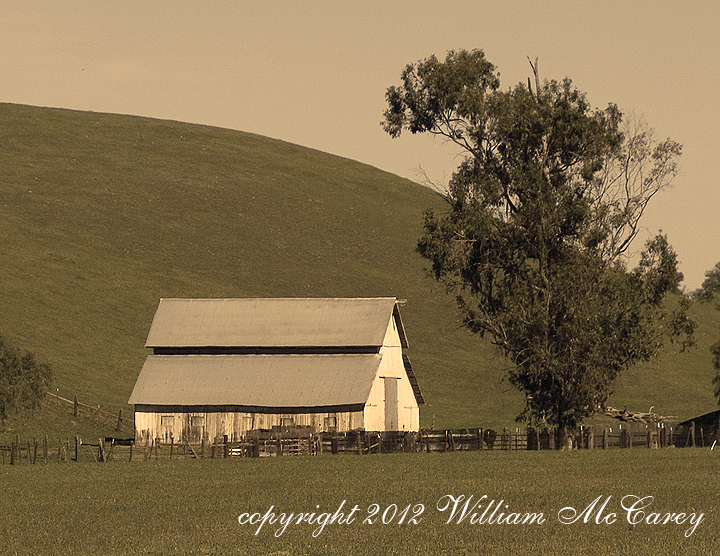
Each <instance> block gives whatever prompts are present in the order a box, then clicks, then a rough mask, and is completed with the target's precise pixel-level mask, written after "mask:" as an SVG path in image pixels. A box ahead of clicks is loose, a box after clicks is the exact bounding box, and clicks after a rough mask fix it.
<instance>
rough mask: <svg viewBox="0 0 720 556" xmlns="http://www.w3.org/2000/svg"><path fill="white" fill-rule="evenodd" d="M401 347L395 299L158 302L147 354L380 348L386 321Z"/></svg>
mask: <svg viewBox="0 0 720 556" xmlns="http://www.w3.org/2000/svg"><path fill="white" fill-rule="evenodd" d="M391 317H392V318H393V319H394V320H395V323H396V326H397V328H398V333H399V335H400V339H401V342H402V345H403V347H407V339H406V335H405V330H404V329H403V326H402V321H401V319H400V312H399V310H398V308H397V306H396V299H395V298H394V297H380V298H236V299H178V298H164V299H161V300H160V304H159V305H158V309H157V311H156V313H155V317H154V318H153V322H152V325H151V326H150V331H149V333H148V337H147V341H146V346H147V347H149V348H208V347H236V348H243V347H245V348H256V347H266V348H287V347H296V348H328V347H368V346H380V345H382V342H383V339H384V337H385V332H386V330H387V325H388V321H389V319H390V318H391Z"/></svg>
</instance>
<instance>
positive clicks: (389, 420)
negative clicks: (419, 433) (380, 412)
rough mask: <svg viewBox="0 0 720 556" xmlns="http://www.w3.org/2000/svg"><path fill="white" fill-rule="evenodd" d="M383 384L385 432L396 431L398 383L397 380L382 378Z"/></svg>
mask: <svg viewBox="0 0 720 556" xmlns="http://www.w3.org/2000/svg"><path fill="white" fill-rule="evenodd" d="M383 381H384V382H385V430H386V431H396V430H398V382H399V381H400V379H399V378H394V377H391V376H386V377H383Z"/></svg>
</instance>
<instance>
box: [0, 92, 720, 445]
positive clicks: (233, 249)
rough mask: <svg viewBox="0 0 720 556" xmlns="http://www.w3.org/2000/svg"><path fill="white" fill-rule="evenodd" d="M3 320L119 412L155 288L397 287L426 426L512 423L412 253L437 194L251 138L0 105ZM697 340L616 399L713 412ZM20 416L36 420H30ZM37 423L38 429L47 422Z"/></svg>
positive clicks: (706, 332) (707, 369)
mask: <svg viewBox="0 0 720 556" xmlns="http://www.w3.org/2000/svg"><path fill="white" fill-rule="evenodd" d="M0 145H1V147H0V168H2V172H0V210H1V211H2V218H1V219H0V257H1V260H2V265H3V266H2V268H3V272H2V274H0V292H1V293H2V295H0V330H2V331H3V333H4V334H5V335H6V336H7V337H8V338H9V339H11V340H12V341H13V342H14V343H15V344H16V345H18V346H19V347H22V348H24V349H29V350H31V351H33V352H35V353H36V355H37V356H38V357H39V358H40V359H42V360H45V361H47V362H49V363H51V364H52V366H53V367H54V369H55V373H56V384H55V387H56V388H58V389H59V392H60V395H61V396H65V397H67V398H71V399H72V397H73V396H74V395H77V396H78V398H79V399H80V400H81V401H83V402H85V403H88V404H91V405H97V404H99V405H101V406H102V407H103V409H107V410H108V411H110V412H117V411H118V409H123V410H124V411H125V410H129V409H130V408H129V407H128V406H127V405H126V401H127V399H128V397H129V395H130V392H131V390H132V387H133V384H134V382H135V379H136V377H137V374H138V372H139V370H140V368H141V366H142V363H143V361H144V358H145V356H146V355H147V353H148V351H147V350H146V349H145V348H144V341H145V336H146V334H147V330H148V327H149V325H150V321H151V318H152V315H153V313H154V311H155V308H156V306H157V302H158V300H159V298H160V297H174V296H177V297H241V296H273V297H284V296H308V297H317V296H353V297H355V296H386V295H394V296H397V297H399V298H402V299H406V300H407V304H406V305H405V306H404V307H403V308H402V314H403V319H404V321H405V325H406V328H407V333H408V337H409V341H410V351H409V355H410V358H411V360H412V361H413V364H414V366H415V368H416V372H417V376H418V381H419V383H420V386H421V388H422V390H423V393H424V395H425V399H426V402H427V404H428V405H427V406H425V407H424V408H423V409H422V410H421V421H422V425H423V426H432V425H434V426H435V427H437V428H441V427H442V428H444V427H465V426H493V427H502V426H503V425H508V426H509V425H512V423H513V421H512V420H513V418H514V416H515V415H516V414H517V413H518V412H519V411H520V410H521V409H522V406H521V404H522V401H521V397H520V396H519V394H518V393H516V392H514V391H512V390H511V389H510V388H509V386H508V385H507V384H505V383H503V382H502V381H501V378H502V374H503V366H504V361H503V360H502V359H501V358H500V357H498V355H497V353H496V352H495V351H494V350H493V349H492V348H491V347H490V346H489V345H487V344H486V343H484V342H481V341H479V339H478V338H475V337H472V336H470V335H469V334H468V333H467V332H466V331H464V330H462V329H460V328H459V327H458V318H457V314H456V311H455V307H454V305H453V301H452V299H451V298H450V297H449V296H447V295H446V294H445V293H444V291H443V289H442V287H440V286H439V285H437V284H435V283H434V282H433V281H432V280H430V279H429V278H427V277H426V275H425V272H424V270H423V268H424V263H423V261H422V260H421V259H420V258H419V257H418V255H417V254H416V253H415V252H414V246H415V243H416V239H417V237H418V235H419V234H420V232H421V227H422V212H423V210H425V209H426V208H428V207H441V206H442V200H441V199H440V198H439V197H438V196H437V195H436V194H434V193H433V192H431V191H429V190H428V189H426V188H423V187H421V186H419V185H417V184H415V183H412V182H410V181H408V180H405V179H402V178H399V177H397V176H394V175H391V174H388V173H385V172H382V171H380V170H377V169H375V168H372V167H369V166H367V165H363V164H359V163H357V162H353V161H350V160H346V159H342V158H339V157H335V156H331V155H328V154H325V153H321V152H317V151H314V150H311V149H307V148H303V147H299V146H296V145H292V144H288V143H285V142H282V141H277V140H271V139H267V138H264V137H260V136H256V135H251V134H247V133H242V132H237V131H229V130H224V129H218V128H211V127H205V126H199V125H190V124H184V123H177V122H170V121H159V120H152V119H147V118H138V117H131V116H118V115H108V114H96V113H88V112H75V111H69V110H56V109H45V108H35V107H28V106H19V105H9V104H0ZM697 313H698V318H699V319H700V320H701V322H702V327H701V330H700V332H701V338H704V339H703V340H702V341H703V342H704V344H703V345H701V346H700V347H699V348H698V349H697V350H694V351H693V352H691V353H690V354H683V355H680V356H670V357H668V358H665V359H663V361H662V362H660V363H654V364H652V365H648V366H643V367H641V368H639V369H637V370H634V371H633V373H632V374H628V375H625V377H624V378H622V379H621V381H620V382H619V383H618V388H617V394H616V395H615V396H614V397H613V400H612V403H613V404H615V405H618V406H622V405H627V406H628V408H629V409H630V408H632V409H642V410H646V409H647V406H649V405H655V407H656V411H659V412H664V413H665V414H675V415H678V416H681V417H691V416H693V415H696V414H698V413H704V412H706V411H709V410H711V409H712V408H713V406H714V402H713V399H712V396H711V387H710V377H711V376H712V374H713V370H712V366H711V364H710V356H709V353H708V351H707V345H709V344H710V343H712V341H716V339H717V338H720V312H718V311H714V310H713V309H712V307H708V306H705V307H700V308H699V309H698V310H697ZM25 426H30V427H32V426H33V425H32V424H26V425H25ZM41 432H42V431H41Z"/></svg>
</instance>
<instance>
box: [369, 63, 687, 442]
mask: <svg viewBox="0 0 720 556" xmlns="http://www.w3.org/2000/svg"><path fill="white" fill-rule="evenodd" d="M531 65H532V69H533V75H534V83H531V81H530V80H528V83H527V85H525V84H520V85H518V86H516V87H514V88H512V89H509V90H501V89H500V82H499V76H498V73H497V71H496V68H495V67H494V66H493V65H492V64H491V63H490V62H489V61H487V60H486V58H485V56H484V54H483V52H482V51H480V50H474V51H471V52H468V51H459V52H450V53H449V54H448V55H447V57H446V59H445V60H444V61H440V60H438V59H437V58H436V57H434V56H432V57H430V58H427V59H425V60H422V61H420V62H417V63H416V64H410V65H408V66H407V67H406V68H405V70H404V71H403V72H402V76H401V78H402V83H401V84H400V85H399V86H393V87H390V88H389V89H388V90H387V95H386V98H387V102H388V109H387V110H386V111H385V113H384V121H383V126H384V129H385V130H386V131H387V132H388V133H389V134H390V135H391V136H392V137H397V136H399V135H400V134H401V132H402V131H406V130H407V131H410V132H411V133H430V134H434V135H439V136H442V137H443V138H445V139H446V140H449V141H452V142H453V143H455V144H456V145H457V146H458V147H459V148H460V149H461V152H462V153H463V154H464V158H463V160H462V162H461V163H460V165H459V167H458V169H457V171H456V172H455V173H454V174H453V176H452V178H451V180H450V182H449V184H448V187H447V192H446V193H445V198H446V200H447V202H448V210H447V211H446V212H444V213H442V214H436V213H434V212H428V213H426V215H425V222H424V235H423V236H422V237H421V238H420V240H419V243H418V250H419V252H420V254H421V255H422V256H423V257H425V258H426V259H428V260H430V261H431V262H432V272H433V274H434V276H435V278H437V279H438V280H440V281H442V282H444V283H445V284H446V286H447V287H448V289H449V290H451V291H453V292H454V293H455V294H456V295H457V301H458V304H459V306H460V308H461V310H462V312H463V315H464V319H465V324H466V325H467V326H468V327H469V328H470V329H471V330H473V331H475V332H477V333H479V334H481V335H483V336H488V337H489V338H490V339H491V340H492V341H493V342H494V343H495V344H497V345H498V346H500V347H501V348H502V350H503V351H504V353H505V355H506V356H507V357H508V358H509V360H510V361H511V362H512V369H511V371H510V372H509V379H510V381H511V382H512V383H513V384H514V385H515V386H516V387H518V388H519V389H520V390H522V391H523V392H524V393H525V396H526V407H525V410H524V411H523V412H522V413H521V415H520V416H519V417H518V418H519V419H521V420H526V421H528V422H533V423H548V424H552V425H556V426H559V427H562V428H563V429H565V430H566V431H568V432H569V431H570V430H572V429H574V428H575V427H576V426H578V425H579V424H580V423H582V422H583V420H584V419H586V418H587V417H589V416H591V415H592V414H593V413H594V412H596V411H597V410H598V409H599V408H600V407H601V406H602V405H603V404H604V402H605V401H606V400H607V398H608V396H609V395H610V393H611V383H612V381H613V379H614V378H615V377H616V376H617V375H618V373H619V372H621V371H622V370H623V369H626V368H628V367H630V366H631V365H633V364H634V363H636V362H638V361H643V360H647V359H649V358H650V357H651V356H653V355H654V354H656V353H657V352H658V350H659V349H660V346H661V345H662V342H663V337H664V336H666V334H667V333H668V332H671V333H673V334H676V335H680V334H686V335H687V334H691V333H692V331H693V324H692V322H691V321H689V320H688V319H687V317H686V315H685V313H684V311H685V309H686V308H687V304H686V303H685V301H684V300H683V302H681V303H680V306H679V308H678V310H677V311H676V312H674V313H672V314H666V312H665V304H664V300H665V296H666V294H667V293H668V292H671V291H674V290H675V289H676V288H677V286H678V284H679V282H680V280H681V279H682V276H681V275H680V273H679V272H678V265H677V258H676V255H675V253H674V251H673V250H672V248H671V246H670V245H669V243H668V241H667V238H666V237H665V236H664V235H659V236H657V237H656V238H654V239H652V240H650V241H648V242H647V244H646V246H645V250H644V252H643V254H642V257H641V259H640V262H639V264H638V265H637V267H636V268H635V269H633V270H628V268H627V266H626V255H627V253H628V249H629V248H630V246H631V244H632V243H633V240H634V239H635V238H636V236H637V235H638V231H639V225H638V224H639V220H640V218H641V216H642V214H643V212H644V210H645V207H646V206H647V203H648V202H649V201H650V199H651V198H652V197H653V196H654V195H655V194H656V193H657V192H658V191H660V190H661V189H662V188H664V187H666V186H667V185H668V184H669V183H670V181H671V180H672V178H673V177H674V175H675V173H676V167H677V166H676V165H677V159H678V157H679V155H680V151H681V147H680V145H678V144H677V143H675V142H673V141H671V140H666V141H661V142H658V141H655V140H654V138H653V137H652V132H651V130H649V129H648V128H647V126H644V125H642V124H637V123H636V122H635V121H631V122H630V125H629V126H628V125H627V124H623V118H622V114H621V113H620V111H619V110H618V108H617V107H616V106H615V105H609V106H608V107H607V108H606V109H604V110H598V109H593V108H591V106H590V105H589V103H588V102H587V100H586V97H585V95H584V94H583V93H581V92H580V91H578V90H577V89H576V88H575V87H574V86H573V85H572V82H571V81H570V80H569V79H565V80H563V81H560V82H558V81H545V82H543V83H541V82H540V79H539V76H538V72H537V62H536V63H535V64H531ZM626 131H627V132H626Z"/></svg>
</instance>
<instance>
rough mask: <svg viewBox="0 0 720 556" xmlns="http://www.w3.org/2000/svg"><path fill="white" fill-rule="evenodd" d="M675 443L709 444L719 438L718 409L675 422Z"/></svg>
mask: <svg viewBox="0 0 720 556" xmlns="http://www.w3.org/2000/svg"><path fill="white" fill-rule="evenodd" d="M676 435H677V436H676V439H675V445H676V446H678V447H685V446H710V445H712V443H713V442H716V441H717V440H720V409H718V410H715V411H711V412H710V413H706V414H705V415H700V416H699V417H693V418H692V419H688V420H687V421H683V422H682V423H678V424H677V433H676Z"/></svg>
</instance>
